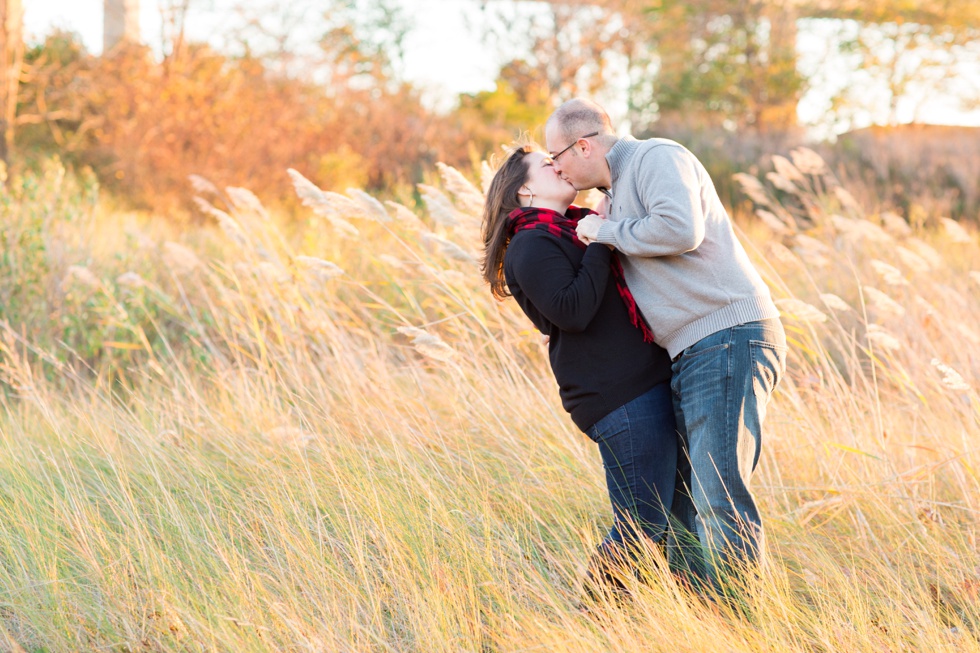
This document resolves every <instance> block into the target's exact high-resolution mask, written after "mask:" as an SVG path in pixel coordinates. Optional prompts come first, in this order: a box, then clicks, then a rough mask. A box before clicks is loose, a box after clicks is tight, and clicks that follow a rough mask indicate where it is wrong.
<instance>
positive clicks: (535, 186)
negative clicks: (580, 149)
mask: <svg viewBox="0 0 980 653" xmlns="http://www.w3.org/2000/svg"><path fill="white" fill-rule="evenodd" d="M524 160H525V161H526V162H527V181H526V182H525V183H524V186H525V187H524V188H522V189H521V191H520V193H521V194H522V195H523V194H525V193H527V191H528V190H530V191H531V192H532V193H533V194H534V198H533V199H532V200H531V206H540V205H541V203H542V202H547V203H548V204H558V205H563V206H564V207H565V208H568V206H569V205H570V204H571V203H572V202H574V201H575V195H576V194H578V191H576V190H575V187H574V186H572V185H571V184H570V183H568V182H567V181H565V180H564V179H562V178H561V176H560V175H559V174H558V173H557V172H556V171H555V168H554V166H553V165H552V164H551V157H549V156H548V155H547V154H542V153H541V152H531V153H530V154H528V155H527V156H525V157H524Z"/></svg>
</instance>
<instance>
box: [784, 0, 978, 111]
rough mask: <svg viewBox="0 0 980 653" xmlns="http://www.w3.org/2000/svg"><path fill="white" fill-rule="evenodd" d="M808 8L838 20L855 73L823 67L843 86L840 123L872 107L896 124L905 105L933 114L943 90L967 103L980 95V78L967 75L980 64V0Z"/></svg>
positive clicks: (814, 2) (824, 2)
mask: <svg viewBox="0 0 980 653" xmlns="http://www.w3.org/2000/svg"><path fill="white" fill-rule="evenodd" d="M803 11H805V12H806V14H807V15H809V16H811V17H814V18H826V19H832V20H833V21H834V24H836V25H837V28H838V30H837V34H836V35H835V39H834V40H835V46H836V49H837V51H838V53H839V54H841V55H843V57H844V59H845V61H846V62H847V63H848V67H849V69H850V74H843V75H842V74H841V73H839V72H838V73H836V74H834V75H833V78H832V77H831V76H830V75H827V74H821V71H819V70H818V71H816V75H817V76H818V79H819V82H820V83H821V84H824V85H826V86H828V87H830V88H834V89H835V92H834V93H833V97H832V112H833V114H834V117H835V119H836V121H837V122H838V123H842V124H845V125H846V124H848V123H850V122H852V120H853V117H854V116H855V115H856V114H858V113H865V114H867V115H868V116H870V117H871V118H872V120H873V121H874V122H878V123H884V124H891V125H894V124H897V123H898V122H900V117H899V113H900V109H901V108H902V107H903V106H904V107H905V108H907V109H908V113H909V114H911V115H912V116H913V119H915V120H922V119H923V118H926V119H927V118H928V117H927V116H924V115H923V114H922V109H923V107H924V105H925V104H926V103H927V102H928V101H929V100H931V99H934V98H935V97H937V96H941V97H948V98H951V99H957V100H959V101H960V103H961V104H962V105H963V106H964V108H969V107H972V106H975V105H976V104H977V103H978V102H980V89H978V88H977V85H976V82H975V80H974V81H973V83H971V82H970V80H969V77H967V76H966V75H964V72H966V71H967V70H974V71H975V70H977V69H978V66H980V4H978V3H976V2H975V1H974V0H925V1H923V2H915V3H910V2H905V1H904V0H873V1H871V2H863V1H862V2H857V1H856V0H835V1H834V2H830V1H829V0H810V1H809V2H806V3H804V5H803ZM974 76H975V75H974ZM879 107H882V108H883V110H882V109H879Z"/></svg>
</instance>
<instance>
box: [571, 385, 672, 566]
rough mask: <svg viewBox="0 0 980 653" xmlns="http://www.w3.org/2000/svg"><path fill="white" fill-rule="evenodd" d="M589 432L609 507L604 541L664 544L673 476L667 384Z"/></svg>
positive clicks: (598, 423) (615, 412)
mask: <svg viewBox="0 0 980 653" xmlns="http://www.w3.org/2000/svg"><path fill="white" fill-rule="evenodd" d="M587 433H588V435H589V437H590V438H592V440H594V441H595V442H596V443H597V444H598V445H599V452H600V454H601V456H602V463H603V467H604V468H605V470H606V486H607V489H608V491H609V498H610V501H611V503H612V507H613V515H614V520H613V526H612V528H611V529H610V531H609V535H608V536H607V537H606V543H614V544H627V545H634V546H636V545H639V544H640V543H641V542H642V541H643V540H644V538H648V539H650V540H653V541H655V542H660V541H662V540H663V539H664V535H665V532H666V528H667V515H668V514H669V512H670V504H671V500H672V498H673V495H674V482H675V479H676V475H677V428H676V425H675V421H674V407H673V399H672V395H671V390H670V384H669V383H667V382H665V383H661V384H658V385H657V386H655V387H653V388H652V389H650V390H649V391H647V392H646V393H644V394H643V395H641V396H639V397H637V398H636V399H634V400H633V401H631V402H629V403H627V404H625V405H623V406H620V407H619V408H617V409H616V410H614V411H613V412H611V413H610V414H609V415H607V416H605V417H604V418H602V419H601V420H599V421H598V422H596V423H595V424H594V425H593V426H592V427H591V428H589V429H588V431H587ZM604 544H605V543H604ZM627 548H630V546H627Z"/></svg>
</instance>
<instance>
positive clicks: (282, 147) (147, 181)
mask: <svg viewBox="0 0 980 653" xmlns="http://www.w3.org/2000/svg"><path fill="white" fill-rule="evenodd" d="M79 57H80V59H79V60H78V61H74V62H71V66H72V73H71V77H72V81H71V85H72V87H73V88H72V93H71V104H72V105H73V114H72V118H73V120H71V121H67V122H65V121H61V122H56V121H52V122H51V123H50V124H49V125H48V127H49V128H50V129H51V130H52V131H54V130H58V131H59V132H65V131H66V130H67V131H69V132H70V131H71V128H72V126H74V127H75V128H76V129H77V128H78V126H79V125H82V124H85V125H87V126H88V129H87V130H86V131H85V133H79V134H77V136H79V138H76V139H75V141H74V147H73V148H72V151H68V152H65V147H64V138H62V139H60V140H61V141H62V142H59V139H49V141H51V140H53V141H54V142H52V143H50V144H51V145H54V146H55V147H57V148H58V149H59V150H61V152H62V154H63V155H66V156H67V157H68V158H69V159H70V160H73V161H74V162H76V163H79V164H84V165H91V166H92V167H93V168H94V169H95V170H96V172H97V174H98V176H99V177H100V179H101V180H102V182H103V184H105V185H106V186H108V187H109V188H110V189H112V190H114V191H116V192H118V193H119V194H121V195H124V196H126V197H127V198H131V199H132V200H133V201H136V202H138V203H141V204H151V203H152V204H153V205H155V206H160V203H161V201H164V202H165V201H166V200H168V199H169V200H175V199H176V200H181V201H186V199H187V198H188V197H190V195H191V194H192V193H191V191H190V189H189V184H188V181H187V177H188V175H190V174H199V175H202V176H204V177H206V178H208V179H211V180H212V181H214V182H215V183H217V184H219V185H226V184H228V185H236V186H237V185H240V186H246V187H248V188H251V189H253V190H255V191H256V192H258V193H260V194H262V195H263V196H264V197H267V198H276V197H283V198H285V197H288V191H289V189H290V183H289V180H288V178H287V176H286V169H287V168H296V169H298V170H300V171H301V172H303V174H305V175H307V176H309V177H310V178H311V179H313V180H314V181H315V182H316V183H317V184H319V185H321V186H322V187H324V188H332V189H340V190H343V189H345V188H347V187H349V186H358V187H366V188H368V189H371V190H380V189H391V188H394V187H397V186H399V185H404V184H411V183H415V182H418V181H421V180H422V175H423V171H425V170H430V169H432V168H433V166H434V163H435V162H436V161H445V162H446V163H449V164H450V165H455V166H459V165H465V164H467V163H469V162H470V161H471V159H472V158H473V157H472V153H471V152H470V151H469V148H468V147H467V143H466V138H465V136H463V135H462V134H460V133H459V129H460V128H461V125H459V123H458V122H457V121H454V120H451V119H449V118H447V117H444V116H440V115H438V114H434V113H432V112H429V111H427V110H426V109H425V108H424V107H423V106H422V105H421V103H420V101H419V97H418V94H417V92H416V91H415V90H414V89H413V88H411V87H410V86H407V85H401V86H394V85H393V86H392V87H391V88H379V87H373V88H368V89H354V88H348V87H345V88H339V89H338V88H334V89H324V88H322V87H318V86H317V85H315V84H312V83H308V82H302V81H298V80H295V79H290V78H284V77H281V76H276V75H273V74H272V73H270V72H269V71H268V70H267V69H266V68H265V66H264V65H263V64H262V62H260V61H258V60H257V59H250V58H239V59H231V58H229V57H226V56H224V55H221V54H218V53H216V52H214V51H213V50H211V49H210V48H208V47H207V46H203V45H196V46H192V47H189V48H187V49H185V50H184V52H183V53H182V55H181V57H180V58H176V59H168V60H165V61H164V62H162V63H158V62H156V61H154V60H153V58H152V56H151V55H150V53H149V52H148V51H147V50H146V49H144V48H139V47H131V48H129V49H122V50H119V51H116V52H114V53H113V55H111V56H109V57H104V58H96V57H90V56H87V55H84V53H81V54H79ZM62 64H63V65H62V68H64V67H65V65H64V62H62ZM57 72H58V71H57V70H52V71H50V75H56V74H57ZM48 86H51V85H48ZM55 86H57V85H55ZM62 86H63V85H62ZM38 93H39V91H37V89H35V90H34V95H32V94H31V93H30V92H28V93H26V94H25V97H28V98H34V100H35V104H36V99H37V98H36V97H35V96H36V95H37V94H38ZM41 99H42V100H46V101H45V102H44V104H46V105H50V104H51V102H52V99H51V98H43V97H42V98H41ZM54 101H55V102H57V99H55V100H54ZM62 101H64V102H67V101H68V100H67V95H66V96H64V97H62ZM32 108H34V107H32V106H23V107H22V109H21V111H22V113H24V114H25V115H30V114H31V111H32ZM45 108H50V107H49V106H46V107H45ZM93 125H94V126H93ZM28 135H30V136H32V137H33V138H34V139H35V141H36V140H37V139H38V133H37V131H36V130H34V131H33V134H31V133H30V132H28ZM34 145H35V146H36V142H35V143H34Z"/></svg>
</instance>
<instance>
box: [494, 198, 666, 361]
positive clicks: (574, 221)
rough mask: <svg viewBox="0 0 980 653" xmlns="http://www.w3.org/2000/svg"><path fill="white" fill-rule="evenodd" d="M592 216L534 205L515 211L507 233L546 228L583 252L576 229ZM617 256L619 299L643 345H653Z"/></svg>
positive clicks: (586, 212)
mask: <svg viewBox="0 0 980 653" xmlns="http://www.w3.org/2000/svg"><path fill="white" fill-rule="evenodd" d="M592 213H595V211H593V210H591V209H585V208H580V207H578V206H570V207H568V210H567V211H565V215H562V214H561V213H558V212H557V211H552V210H551V209H542V208H538V207H534V206H531V207H527V208H519V209H514V210H513V211H511V212H510V214H509V215H508V216H507V231H508V232H509V233H510V235H511V236H513V235H514V234H515V233H517V232H518V231H522V230H524V229H543V230H545V231H547V232H548V233H549V234H551V235H553V236H555V237H556V238H564V239H566V240H570V241H572V242H573V243H575V245H576V246H577V247H578V248H579V249H583V250H584V249H585V247H586V246H585V243H583V242H582V241H581V240H579V239H578V235H576V233H575V226H576V225H578V221H579V220H581V219H582V218H584V217H585V216H587V215H590V214H592ZM618 254H619V253H618V252H615V251H614V252H613V253H612V263H611V267H612V275H613V280H614V281H615V282H616V290H618V291H619V296H620V297H622V298H623V303H624V304H626V310H627V311H629V314H630V322H632V323H633V326H635V327H636V328H637V329H639V330H640V331H641V332H642V333H643V342H654V336H653V330H652V329H651V328H650V325H649V324H647V321H646V320H645V319H643V314H642V313H640V308H639V306H637V305H636V299H634V298H633V293H632V292H630V289H629V287H628V286H627V285H626V277H625V276H624V275H623V264H622V262H620V260H619V255H618Z"/></svg>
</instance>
